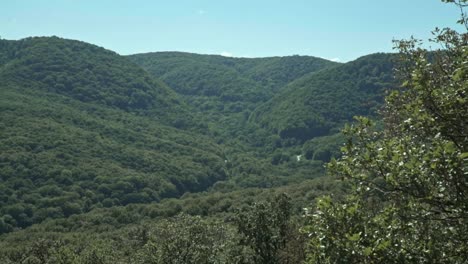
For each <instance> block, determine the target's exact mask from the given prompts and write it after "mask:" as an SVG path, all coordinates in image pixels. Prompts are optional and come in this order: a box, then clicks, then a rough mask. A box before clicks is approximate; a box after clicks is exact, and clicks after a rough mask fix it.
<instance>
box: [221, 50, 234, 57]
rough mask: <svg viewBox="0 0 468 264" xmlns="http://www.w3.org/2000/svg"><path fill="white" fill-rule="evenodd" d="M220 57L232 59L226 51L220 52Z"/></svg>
mask: <svg viewBox="0 0 468 264" xmlns="http://www.w3.org/2000/svg"><path fill="white" fill-rule="evenodd" d="M220 55H221V56H224V57H232V53H230V52H227V51H223V52H221V53H220Z"/></svg>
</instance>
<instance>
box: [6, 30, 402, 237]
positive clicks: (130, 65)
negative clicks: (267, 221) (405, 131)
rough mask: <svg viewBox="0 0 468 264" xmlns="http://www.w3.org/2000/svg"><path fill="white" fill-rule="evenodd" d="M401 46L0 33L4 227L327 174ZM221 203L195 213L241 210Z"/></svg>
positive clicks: (370, 108) (387, 78)
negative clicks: (167, 43)
mask: <svg viewBox="0 0 468 264" xmlns="http://www.w3.org/2000/svg"><path fill="white" fill-rule="evenodd" d="M393 57H394V55H391V54H374V55H368V56H365V57H362V58H359V59H357V60H356V61H352V62H349V63H336V62H331V61H327V60H324V59H320V58H316V57H311V56H289V57H271V58H230V57H223V56H217V55H199V54H190V53H182V52H157V53H147V54H136V55H130V56H120V55H119V54H117V53H115V52H112V51H109V50H106V49H104V48H101V47H97V46H95V45H92V44H88V43H84V42H81V41H75V40H67V39H61V38H58V37H34V38H26V39H22V40H17V41H11V40H0V111H1V116H0V233H11V234H13V235H14V233H15V232H13V231H18V230H19V229H25V231H27V230H28V228H29V227H30V226H31V225H33V224H41V223H47V222H49V223H50V222H51V221H52V219H56V220H57V219H58V220H60V219H61V220H60V221H62V220H63V221H65V222H66V221H69V220H67V219H71V218H70V217H75V218H74V219H75V220H76V221H77V219H78V218H77V217H78V215H81V216H82V217H83V219H87V217H86V216H87V215H88V214H94V215H95V214H97V215H99V214H101V212H107V213H108V212H109V211H105V209H106V208H108V209H109V210H110V209H112V208H128V210H129V211H131V210H136V209H135V208H136V207H131V206H132V205H134V204H151V203H159V202H161V203H163V204H166V205H167V204H171V203H172V202H165V201H167V199H169V198H180V197H181V196H183V195H184V194H185V195H184V196H187V195H189V194H188V193H201V194H200V195H201V196H202V197H208V198H206V199H208V200H209V199H210V198H209V197H212V196H211V195H215V193H216V195H218V196H220V194H219V193H220V192H221V193H229V192H230V191H236V192H241V194H236V196H242V191H243V189H244V188H254V187H255V188H266V187H274V188H283V187H284V186H283V185H291V186H294V184H301V183H302V182H304V181H305V180H311V179H316V178H319V177H320V176H323V175H324V170H323V164H324V163H323V162H326V161H328V160H329V159H330V158H331V157H336V156H339V155H340V151H339V146H340V144H342V143H343V138H342V137H341V136H339V135H338V134H337V132H338V131H339V129H340V128H341V127H342V126H343V124H344V123H345V122H348V121H350V120H351V119H352V117H353V116H354V115H373V113H374V112H375V111H376V110H377V109H378V108H379V106H380V105H381V103H382V102H383V95H384V91H385V89H391V88H394V87H395V80H394V79H393V77H392V76H393V73H392V67H393V64H394V62H393ZM324 181H325V182H326V181H327V180H324ZM329 185H330V186H331V183H329V182H328V183H327V182H326V183H321V182H320V183H316V182H315V183H311V186H314V187H313V188H316V189H313V192H314V193H315V194H316V193H322V192H323V190H324V189H326V188H328V187H326V186H329ZM324 186H325V187H324ZM294 188H295V187H291V189H294ZM288 190H289V189H288ZM204 192H205V193H204ZM249 192H250V193H251V194H252V193H257V192H259V193H260V192H261V191H258V190H250V191H249ZM315 194H313V195H312V194H311V197H316V195H315ZM223 195H224V194H223ZM218 196H216V197H218ZM228 196H229V194H226V197H228ZM200 199H202V198H200ZM203 199H204V198H203ZM182 201H183V200H182ZM251 202H252V201H251V200H249V201H245V203H247V204H248V203H251ZM207 203H208V202H207ZM229 203H232V202H231V201H229ZM129 206H130V207H129ZM217 206H218V207H219V208H217V209H216V210H214V209H213V210H212V209H210V208H209V205H207V208H204V209H200V206H199V207H198V208H199V209H193V210H187V212H188V213H190V212H193V214H198V215H205V216H209V215H210V212H211V211H216V212H217V213H222V212H223V210H224V209H222V208H225V209H226V212H227V210H228V209H227V208H231V209H229V210H230V212H231V213H232V212H233V211H234V210H233V209H232V208H233V206H224V207H223V206H222V205H217ZM168 207H170V206H168ZM179 207H180V206H179ZM220 208H221V209H220ZM115 210H120V209H115ZM123 210H127V209H123ZM171 210H172V209H171ZM175 211H177V210H175ZM107 213H106V214H107ZM103 214H104V213H103ZM112 214H113V213H112ZM138 214H142V215H143V214H145V213H143V212H138ZM147 215H158V216H159V215H166V214H164V213H161V214H151V213H148V214H147ZM95 218H96V219H97V218H99V217H95ZM80 219H81V218H80ZM93 219H94V218H93ZM103 219H104V218H103ZM105 219H108V218H105ZM75 220H73V221H75ZM70 221H72V220H70ZM80 221H86V220H80ZM119 221H120V220H119ZM126 221H127V220H122V223H127V222H128V221H130V222H132V221H133V220H128V221H127V222H126ZM65 222H63V223H65ZM102 224H103V225H104V223H102ZM36 228H38V227H36Z"/></svg>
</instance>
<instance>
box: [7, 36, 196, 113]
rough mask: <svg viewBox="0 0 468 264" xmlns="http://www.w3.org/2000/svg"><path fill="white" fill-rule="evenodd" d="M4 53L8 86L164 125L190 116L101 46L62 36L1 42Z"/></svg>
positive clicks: (172, 98) (154, 81)
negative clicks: (141, 114)
mask: <svg viewBox="0 0 468 264" xmlns="http://www.w3.org/2000/svg"><path fill="white" fill-rule="evenodd" d="M0 54H1V55H0V63H1V64H0V65H1V66H0V79H1V80H2V82H3V83H4V84H7V83H8V84H16V85H17V86H19V87H22V88H23V89H27V88H28V87H34V89H41V90H43V91H48V92H52V93H57V94H62V95H66V96H69V97H71V98H74V99H78V100H80V101H83V102H93V103H97V104H100V105H106V106H111V107H114V108H119V109H122V110H126V111H134V112H146V113H151V114H152V115H153V117H155V118H157V119H159V120H160V121H164V122H167V121H168V120H175V119H178V118H187V116H190V115H189V111H188V110H187V108H186V107H185V106H184V105H183V103H182V101H181V100H180V99H179V98H178V96H177V95H176V94H175V93H174V92H173V91H172V90H171V89H170V88H168V87H167V86H166V85H165V84H164V83H162V82H161V81H159V80H157V79H154V78H152V77H151V76H149V75H148V74H146V72H145V71H144V70H142V69H141V68H139V67H136V66H135V65H134V64H133V63H131V62H130V61H129V60H127V59H126V58H125V57H122V56H119V55H118V54H116V53H115V52H112V51H109V50H105V49H103V48H100V47H97V46H95V45H91V44H87V43H84V42H81V41H72V40H65V39H61V38H58V37H34V38H26V39H22V40H18V41H8V40H1V41H0ZM175 113H178V115H177V116H174V114H175Z"/></svg>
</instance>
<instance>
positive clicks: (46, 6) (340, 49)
mask: <svg viewBox="0 0 468 264" xmlns="http://www.w3.org/2000/svg"><path fill="white" fill-rule="evenodd" d="M458 14H459V10H457V8H456V7H455V6H453V5H448V4H443V3H441V2H440V1H439V0H334V1H330V0H229V1H227V0H210V1H208V0H198V1H195V0H192V1H189V0H43V1H40V0H1V1H0V36H1V37H2V38H4V39H21V38H24V37H28V36H51V35H56V36H60V37H64V38H71V39H79V40H83V41H86V42H90V43H93V44H96V45H99V46H103V47H105V48H107V49H111V50H113V51H116V52H118V53H120V54H133V53H141V52H150V51H188V52H195V53H204V54H226V55H229V54H231V55H233V56H249V57H265V56H284V55H293V54H300V55H312V56H318V57H323V58H327V59H336V60H340V61H349V60H353V59H355V58H357V57H359V56H362V55H365V54H369V53H373V52H379V51H383V52H389V51H392V39H400V38H408V37H409V36H411V35H414V36H416V37H419V38H427V37H430V31H431V30H432V29H434V27H436V26H439V27H443V26H453V25H454V24H455V21H456V20H457V18H458Z"/></svg>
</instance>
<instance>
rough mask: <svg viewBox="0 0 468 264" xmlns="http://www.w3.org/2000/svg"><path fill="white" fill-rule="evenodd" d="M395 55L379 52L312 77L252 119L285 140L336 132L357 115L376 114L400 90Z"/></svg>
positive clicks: (294, 84) (291, 86) (286, 90)
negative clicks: (385, 99) (387, 93)
mask: <svg viewBox="0 0 468 264" xmlns="http://www.w3.org/2000/svg"><path fill="white" fill-rule="evenodd" d="M393 57H394V56H393V55H392V54H373V55H368V56H365V57H361V58H359V59H357V60H355V61H352V62H349V63H346V64H343V65H340V66H337V67H334V68H330V69H324V70H322V71H319V72H316V73H312V74H309V75H307V76H304V77H302V78H300V79H298V80H295V81H294V82H292V83H290V84H289V85H288V87H286V88H284V89H283V90H282V91H281V92H280V93H279V94H277V95H276V96H275V97H274V98H273V99H271V100H270V101H268V102H267V103H265V104H263V105H262V106H260V107H258V108H257V109H256V110H255V112H254V113H253V114H252V116H251V118H250V121H251V122H254V123H258V124H260V125H261V126H262V127H264V128H267V129H268V130H270V131H272V132H274V133H277V134H278V135H280V136H281V138H293V139H297V140H299V141H305V140H308V139H311V138H313V137H318V136H325V135H329V134H330V133H333V131H335V132H336V129H337V128H339V127H340V126H341V125H342V124H344V123H345V122H347V121H350V120H351V118H352V117H353V116H355V115H372V114H373V113H374V112H375V110H376V108H378V107H379V106H380V105H381V103H382V102H383V95H384V90H385V89H391V88H394V87H395V80H394V78H393V72H392V68H393V62H392V58H393Z"/></svg>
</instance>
